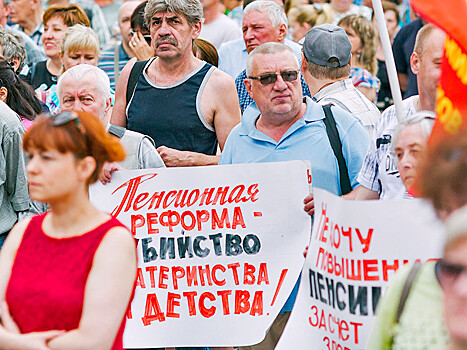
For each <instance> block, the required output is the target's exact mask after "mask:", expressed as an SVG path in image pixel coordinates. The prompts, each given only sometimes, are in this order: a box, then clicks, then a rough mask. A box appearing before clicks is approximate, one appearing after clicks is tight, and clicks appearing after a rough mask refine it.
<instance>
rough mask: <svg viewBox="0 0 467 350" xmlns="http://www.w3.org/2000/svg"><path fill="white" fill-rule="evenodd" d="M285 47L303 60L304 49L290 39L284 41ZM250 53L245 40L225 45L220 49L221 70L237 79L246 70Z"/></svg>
mask: <svg viewBox="0 0 467 350" xmlns="http://www.w3.org/2000/svg"><path fill="white" fill-rule="evenodd" d="M284 45H287V46H288V47H290V48H291V49H292V50H293V52H294V53H295V55H296V56H297V58H298V59H299V60H301V57H302V47H301V46H300V45H299V44H297V43H296V42H293V41H291V40H289V39H284ZM247 57H248V52H247V51H246V45H245V41H244V40H243V38H239V39H236V40H232V41H229V42H227V43H224V44H222V45H221V47H220V48H219V69H220V70H221V71H224V72H226V73H227V74H229V75H230V76H231V77H232V78H234V79H235V78H236V77H237V76H238V75H239V74H240V73H241V72H242V71H243V70H244V69H245V68H246V59H247Z"/></svg>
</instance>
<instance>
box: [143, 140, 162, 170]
mask: <svg viewBox="0 0 467 350" xmlns="http://www.w3.org/2000/svg"><path fill="white" fill-rule="evenodd" d="M152 168H165V164H164V161H163V160H162V158H161V156H160V155H159V153H158V152H157V150H156V147H154V145H153V144H152V143H151V141H150V140H149V139H148V138H147V137H144V138H143V139H142V140H141V143H140V144H139V148H138V169H152Z"/></svg>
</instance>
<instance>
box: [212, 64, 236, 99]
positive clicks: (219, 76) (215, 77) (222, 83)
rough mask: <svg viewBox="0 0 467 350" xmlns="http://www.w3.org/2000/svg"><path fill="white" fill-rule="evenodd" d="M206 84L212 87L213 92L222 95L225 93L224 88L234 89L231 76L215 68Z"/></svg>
mask: <svg viewBox="0 0 467 350" xmlns="http://www.w3.org/2000/svg"><path fill="white" fill-rule="evenodd" d="M207 86H209V87H210V88H211V89H213V90H214V93H216V94H222V95H223V94H225V89H236V88H235V81H234V80H233V78H232V77H231V76H230V75H228V74H227V73H225V72H223V71H221V70H220V69H217V68H216V69H214V71H213V72H212V74H211V76H210V77H209V80H208V84H207ZM221 89H222V90H221Z"/></svg>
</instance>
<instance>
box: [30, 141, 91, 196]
mask: <svg viewBox="0 0 467 350" xmlns="http://www.w3.org/2000/svg"><path fill="white" fill-rule="evenodd" d="M28 156H29V162H28V165H27V166H26V171H27V174H28V189H29V195H30V196H31V199H33V200H37V201H40V202H54V201H57V200H60V199H61V198H64V197H66V196H67V195H69V194H72V193H75V192H76V191H77V189H78V188H79V186H80V185H82V181H80V180H79V171H78V170H79V161H77V160H76V158H75V156H74V155H73V154H72V153H70V152H68V153H60V152H58V151H57V150H46V151H42V150H38V149H32V150H29V151H28ZM60 179H66V181H61V180H60Z"/></svg>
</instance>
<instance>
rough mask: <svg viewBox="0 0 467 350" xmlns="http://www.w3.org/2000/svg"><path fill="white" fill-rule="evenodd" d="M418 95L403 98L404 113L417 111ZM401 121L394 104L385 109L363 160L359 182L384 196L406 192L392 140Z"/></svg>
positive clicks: (391, 197)
mask: <svg viewBox="0 0 467 350" xmlns="http://www.w3.org/2000/svg"><path fill="white" fill-rule="evenodd" d="M416 99H418V95H417V96H411V97H409V98H406V99H405V100H403V101H402V107H403V109H404V116H406V117H407V116H409V115H412V114H414V113H416V112H417V111H416V109H415V104H414V102H415V101H416ZM397 124H398V120H397V115H396V109H395V108H394V106H390V107H388V108H386V110H385V111H384V112H383V114H382V115H381V118H380V119H379V121H378V122H377V123H376V126H375V130H374V133H373V138H372V140H371V142H370V146H369V147H368V151H367V153H366V156H365V160H364V161H363V166H362V169H361V170H360V174H359V175H358V178H357V181H358V182H359V184H360V185H362V186H364V187H366V188H368V189H370V190H372V191H376V192H378V193H379V194H380V198H381V199H400V198H403V197H404V193H405V191H406V189H405V186H404V184H403V183H402V180H401V178H400V175H399V170H398V169H397V162H396V159H395V158H394V156H393V155H392V152H391V139H392V133H393V131H394V128H395V127H396V126H397Z"/></svg>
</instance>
